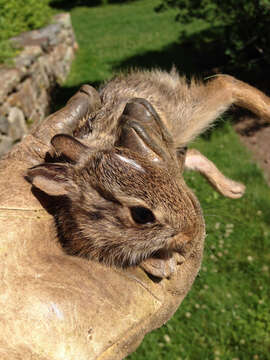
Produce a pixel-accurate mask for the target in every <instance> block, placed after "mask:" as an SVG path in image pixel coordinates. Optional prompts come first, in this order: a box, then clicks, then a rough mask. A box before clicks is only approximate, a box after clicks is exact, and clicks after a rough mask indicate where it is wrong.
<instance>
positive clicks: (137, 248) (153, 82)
mask: <svg viewBox="0 0 270 360" xmlns="http://www.w3.org/2000/svg"><path fill="white" fill-rule="evenodd" d="M254 98H255V101H254V100H253V99H254ZM233 103H235V104H239V105H241V106H243V107H246V108H248V109H250V110H252V111H254V112H255V113H256V114H258V115H260V116H264V117H265V118H266V119H267V120H269V110H268V105H269V98H267V97H266V96H265V95H264V94H262V93H261V92H259V91H258V90H257V89H255V88H253V87H251V86H249V85H247V84H245V83H243V82H240V81H239V80H236V79H234V78H232V77H230V76H226V75H223V76H218V77H215V78H214V79H212V80H211V81H208V82H206V84H205V83H203V82H198V81H195V80H191V82H190V83H189V82H188V81H187V80H186V79H185V78H184V77H181V76H180V75H179V74H178V73H177V71H176V70H175V69H173V70H172V71H171V72H170V73H168V72H164V71H160V70H152V71H139V70H138V71H133V72H131V73H129V74H127V75H119V76H117V77H116V78H115V79H113V80H111V81H109V82H108V83H107V84H106V85H105V86H104V87H103V88H102V89H101V90H100V106H99V108H98V110H96V111H95V112H93V113H92V114H90V116H89V117H88V118H87V119H84V121H82V124H80V126H79V127H78V129H77V130H76V131H75V132H74V136H73V137H72V136H69V135H65V134H60V135H56V136H55V137H53V138H52V141H51V144H52V147H53V150H54V153H55V156H56V159H55V161H57V159H58V161H57V162H46V163H44V164H41V165H38V166H35V167H33V168H31V169H29V170H28V173H27V179H28V181H30V182H31V183H32V185H33V186H34V188H36V189H39V190H41V192H43V193H45V194H47V195H49V196H50V197H52V198H53V199H54V200H55V201H54V202H55V221H56V226H57V229H58V234H59V239H60V242H61V244H62V246H63V248H64V249H65V251H66V252H67V253H68V254H70V255H76V256H82V257H86V258H88V259H92V260H96V261H99V262H103V263H105V264H106V265H108V266H116V267H121V268H125V267H129V266H137V265H140V266H142V268H144V270H145V271H147V272H148V273H149V274H151V275H154V276H157V277H160V278H164V277H169V276H171V275H172V274H173V273H174V271H175V269H176V266H177V264H179V263H181V262H183V261H185V259H186V258H187V257H189V256H192V251H193V250H194V248H195V247H196V244H197V243H199V242H201V239H202V238H203V237H204V236H205V225H204V218H203V214H202V210H201V207H200V204H199V202H198V200H197V198H196V197H195V195H194V193H193V192H192V191H191V190H190V189H189V188H188V187H187V185H186V184H185V181H184V179H183V171H184V169H185V167H188V165H187V164H192V165H190V168H192V167H193V168H194V166H195V165H194V152H189V151H187V145H188V144H189V143H190V142H191V141H192V140H193V139H194V138H195V137H196V136H197V135H199V134H200V133H202V132H203V131H204V130H205V129H207V128H208V127H209V126H210V125H211V123H212V122H213V121H214V120H215V119H216V118H217V117H218V116H219V115H220V114H221V113H223V112H224V111H226V110H227V109H228V108H229V106H230V105H231V104H233ZM195 155H196V156H197V157H198V152H196V153H195ZM199 158H200V156H199ZM197 163H198V162H197ZM196 166H197V167H200V165H196ZM202 166H204V165H202ZM212 169H213V168H212ZM202 172H203V171H202ZM206 172H207V171H206ZM216 178H217V177H216ZM215 181H216V180H215ZM222 181H225V180H224V179H223V180H222ZM222 181H221V180H220V182H221V183H222ZM226 181H227V180H226ZM226 181H225V182H226ZM213 182H214V181H212V183H213ZM216 182H218V180H217V181H216ZM229 186H231V187H232V188H234V189H237V190H236V193H237V194H236V196H235V197H240V196H242V195H243V193H244V186H242V185H241V184H240V185H239V184H238V183H229ZM217 187H218V186H217ZM222 187H223V186H220V188H222ZM221 192H222V190H221ZM231 197H233V196H231Z"/></svg>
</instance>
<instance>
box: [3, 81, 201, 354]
mask: <svg viewBox="0 0 270 360" xmlns="http://www.w3.org/2000/svg"><path fill="white" fill-rule="evenodd" d="M97 106H99V97H98V94H97V93H96V91H95V90H94V89H93V88H91V87H90V86H87V85H84V86H83V87H82V88H81V89H80V91H79V92H77V94H75V95H74V96H73V97H72V98H71V99H70V101H69V102H68V103H67V105H66V106H65V107H64V108H63V109H62V110H60V111H58V112H56V113H55V114H53V115H51V116H49V117H48V118H47V119H46V120H45V121H44V122H42V123H41V124H39V125H38V126H37V127H36V128H35V129H34V130H33V131H32V133H31V134H30V135H28V136H26V137H25V138H24V140H23V141H22V142H21V143H19V144H18V145H17V146H16V147H14V149H13V150H12V151H11V152H10V153H9V154H8V155H6V156H5V158H3V159H2V160H1V162H0V194H1V201H0V257H1V261H0V269H1V273H0V274H1V275H0V276H1V282H0V319H1V322H0V358H1V359H3V360H4V359H9V360H12V359H24V360H27V359H32V360H33V359H43V360H44V359H50V360H56V359H73V360H74V359H76V360H77V359H80V360H83V359H88V360H89V359H102V360H103V359H122V358H124V357H125V356H126V355H127V354H129V353H131V352H132V351H134V350H135V349H136V347H137V346H138V345H139V344H140V342H141V341H142V339H143V337H144V335H145V334H146V333H147V332H149V331H151V330H153V329H155V328H158V327H160V326H161V325H162V324H164V323H165V322H166V321H167V320H168V319H169V318H170V317H171V316H172V315H173V314H174V312H175V311H176V309H177V308H178V306H179V305H180V304H181V302H182V300H183V299H184V297H185V296H186V294H187V292H188V291H189V289H190V287H191V285H192V283H193V281H194V279H195V277H196V275H197V272H198V270H199V267H200V263H201V258H202V251H203V240H204V224H202V226H201V231H200V233H198V236H197V239H195V244H196V246H195V247H194V250H193V252H192V253H191V255H190V256H189V258H187V259H186V261H185V262H184V263H182V264H179V265H178V266H177V271H176V273H175V274H174V275H173V276H172V277H171V278H170V279H167V278H164V279H162V280H160V281H154V280H153V279H151V278H150V277H149V276H148V275H147V274H146V273H145V272H144V271H143V270H142V269H141V268H140V267H137V268H130V269H127V270H121V269H114V268H109V267H106V266H104V265H102V264H99V263H97V262H93V261H89V260H86V259H83V258H79V257H75V256H69V255H66V254H65V253H64V251H63V249H62V248H61V246H60V245H59V243H58V240H57V235H56V229H55V223H54V219H53V217H52V215H51V214H50V213H49V212H48V211H47V210H45V208H46V209H48V204H47V203H46V201H47V200H46V198H44V204H41V203H40V202H39V201H38V200H37V198H36V197H35V195H34V193H33V192H32V191H33V190H32V188H31V184H29V183H28V182H27V181H26V180H25V178H24V176H25V174H26V170H27V169H28V168H29V167H31V166H34V165H37V164H40V163H42V162H43V160H44V159H45V158H46V156H48V153H49V152H50V140H51V138H52V137H53V136H54V135H56V134H58V133H67V134H72V132H73V130H74V129H75V128H76V127H77V126H78V125H79V123H80V121H82V119H84V118H86V117H87V116H88V114H90V113H91V112H92V111H95V108H96V107H97ZM45 203H46V204H45ZM45 205H46V206H45Z"/></svg>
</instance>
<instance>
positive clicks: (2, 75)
mask: <svg viewBox="0 0 270 360" xmlns="http://www.w3.org/2000/svg"><path fill="white" fill-rule="evenodd" d="M21 76H22V73H21V72H20V71H19V70H18V69H8V68H4V67H2V68H0V79H1V86H0V103H3V102H4V99H5V98H6V96H7V95H8V94H9V93H10V92H11V91H12V90H13V89H14V88H15V87H16V86H17V84H18V82H19V81H20V79H21Z"/></svg>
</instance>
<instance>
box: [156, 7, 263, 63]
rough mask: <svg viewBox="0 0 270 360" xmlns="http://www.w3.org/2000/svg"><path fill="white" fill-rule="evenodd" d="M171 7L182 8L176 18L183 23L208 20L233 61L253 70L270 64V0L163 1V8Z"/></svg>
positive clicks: (214, 38) (213, 37) (229, 60)
mask: <svg viewBox="0 0 270 360" xmlns="http://www.w3.org/2000/svg"><path fill="white" fill-rule="evenodd" d="M168 7H176V8H178V9H179V12H178V15H177V17H176V19H177V21H179V22H181V23H183V24H190V23H192V22H193V21H194V20H198V19H200V20H203V21H204V22H206V23H207V24H208V25H209V26H210V27H211V31H210V32H208V35H209V34H211V38H212V40H214V41H216V42H219V45H221V44H222V46H223V50H224V52H225V54H226V55H227V59H228V63H229V64H233V65H234V66H236V67H245V68H246V67H249V68H250V69H251V68H254V67H256V66H257V67H258V66H261V65H262V64H268V65H269V64H270V50H269V49H270V33H269V31H267V30H266V29H269V27H270V16H269V11H270V0H238V1H235V0H228V1H221V0H203V1H199V0H163V2H162V6H161V7H160V9H162V8H163V9H164V8H168ZM203 40H204V39H203V38H201V39H199V41H203ZM208 41H209V38H208Z"/></svg>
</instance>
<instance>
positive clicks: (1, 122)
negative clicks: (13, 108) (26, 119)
mask: <svg viewBox="0 0 270 360" xmlns="http://www.w3.org/2000/svg"><path fill="white" fill-rule="evenodd" d="M8 127H9V125H8V119H7V118H6V117H5V116H3V115H0V133H1V134H2V135H7V133H8Z"/></svg>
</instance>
